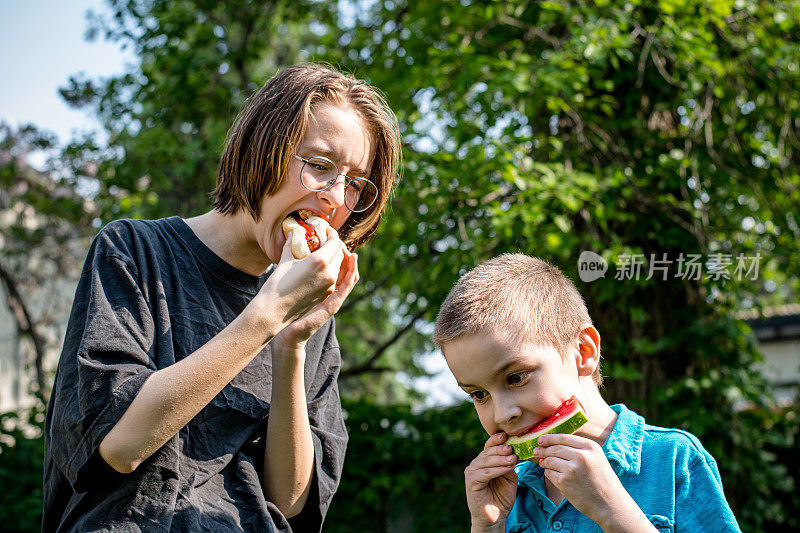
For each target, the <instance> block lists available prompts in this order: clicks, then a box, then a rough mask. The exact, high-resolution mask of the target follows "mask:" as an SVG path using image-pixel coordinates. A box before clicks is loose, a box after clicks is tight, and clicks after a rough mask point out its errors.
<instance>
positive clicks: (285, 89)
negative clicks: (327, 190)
mask: <svg viewBox="0 0 800 533" xmlns="http://www.w3.org/2000/svg"><path fill="white" fill-rule="evenodd" d="M322 102H328V103H332V104H337V105H343V106H348V107H351V108H352V109H354V110H355V111H356V112H357V113H358V114H359V115H360V116H361V118H362V119H363V120H364V122H366V124H367V125H368V128H369V130H370V133H371V134H372V135H373V138H374V141H375V158H374V161H373V165H372V172H371V174H370V176H369V179H370V180H372V181H373V182H374V183H375V185H376V186H377V187H378V198H377V199H376V200H375V203H374V204H373V205H372V207H370V208H369V209H368V210H367V211H364V212H362V213H353V214H351V215H350V217H349V218H348V219H347V222H346V223H345V225H344V226H343V227H342V228H340V230H339V234H340V235H341V236H342V240H343V241H344V242H345V244H347V245H348V247H349V248H350V249H351V250H355V249H356V248H358V247H359V246H361V245H362V244H364V243H365V242H367V241H368V240H369V239H370V238H371V237H372V236H373V235H374V234H375V232H376V231H377V229H378V224H379V223H380V220H381V217H382V216H383V208H384V206H385V205H386V202H387V201H388V200H389V196H390V195H391V192H392V190H393V188H394V183H395V177H396V176H397V174H398V172H399V169H400V160H401V152H400V133H399V129H398V126H397V118H396V117H395V115H394V113H393V112H392V110H391V109H390V108H389V106H388V105H387V104H386V101H385V100H384V98H383V96H381V94H380V92H379V91H378V90H377V89H375V88H373V87H371V86H369V85H367V84H366V83H365V82H363V81H360V80H357V79H355V78H353V77H351V76H348V75H345V74H342V73H341V72H338V71H337V70H334V69H333V68H331V67H329V66H325V65H318V64H302V65H295V66H292V67H289V68H287V69H285V70H283V71H281V72H279V73H278V74H276V75H275V76H274V77H272V78H271V79H270V80H269V81H267V83H266V84H265V85H264V86H263V87H262V88H261V89H259V90H258V91H257V92H256V93H255V94H254V95H253V96H251V97H250V98H249V99H248V101H247V103H246V105H245V107H244V109H243V110H242V111H241V112H240V113H239V116H238V117H237V119H236V122H235V123H234V125H233V127H232V128H231V130H230V131H229V132H228V139H227V141H226V143H225V149H224V150H223V152H222V158H221V160H220V164H219V171H218V173H217V187H216V189H215V190H214V192H213V193H212V194H213V195H214V196H215V200H214V207H215V208H216V209H217V210H218V211H219V212H221V213H223V214H233V213H236V212H238V211H239V210H240V209H246V210H247V211H248V212H249V213H250V214H251V215H252V216H253V217H254V218H255V219H258V218H259V217H260V216H261V213H260V205H261V200H262V198H263V197H264V195H271V194H274V193H275V192H277V191H278V189H280V187H281V185H282V184H283V180H284V179H285V177H286V169H287V167H288V164H289V160H290V158H291V157H292V154H293V153H294V150H295V148H296V147H297V145H298V144H299V143H300V141H301V140H302V139H303V136H304V135H305V134H306V131H307V129H308V124H309V122H310V117H311V114H312V111H313V108H314V106H315V105H318V104H320V103H322Z"/></svg>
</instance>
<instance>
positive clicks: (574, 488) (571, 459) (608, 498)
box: [533, 434, 630, 524]
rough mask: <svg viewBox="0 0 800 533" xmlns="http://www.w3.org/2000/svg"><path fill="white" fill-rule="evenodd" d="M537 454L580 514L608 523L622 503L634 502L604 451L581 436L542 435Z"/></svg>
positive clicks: (545, 471)
mask: <svg viewBox="0 0 800 533" xmlns="http://www.w3.org/2000/svg"><path fill="white" fill-rule="evenodd" d="M533 453H534V459H539V465H540V466H541V467H542V468H544V475H545V477H547V479H549V480H550V481H551V482H552V483H553V485H555V486H556V488H557V489H558V490H559V491H560V492H561V494H562V495H563V496H564V497H565V498H566V499H567V500H569V502H570V503H571V504H572V505H573V506H574V507H575V508H576V509H577V510H578V511H580V512H582V513H583V514H584V515H586V516H588V517H589V518H591V519H592V520H594V521H595V522H597V523H598V524H603V523H604V522H605V521H607V520H608V518H609V514H613V510H614V509H616V508H617V507H618V504H620V503H622V502H627V500H629V499H630V495H629V494H628V492H627V491H626V490H625V487H623V486H622V482H621V481H620V480H619V478H618V477H617V475H616V474H615V473H614V470H613V469H612V468H611V464H610V463H609V462H608V459H606V456H605V454H604V453H603V449H602V448H601V447H600V445H599V444H597V443H596V442H595V441H593V440H590V439H587V438H585V437H580V436H578V435H564V434H549V435H542V436H541V437H539V447H538V448H536V449H535V450H534V452H533Z"/></svg>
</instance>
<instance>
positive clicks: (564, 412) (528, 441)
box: [505, 396, 589, 461]
mask: <svg viewBox="0 0 800 533" xmlns="http://www.w3.org/2000/svg"><path fill="white" fill-rule="evenodd" d="M588 421H589V419H588V418H586V411H584V410H583V406H582V405H581V402H579V401H578V399H577V398H576V397H575V396H573V397H572V398H570V399H569V400H567V401H566V402H564V403H562V404H561V407H559V408H558V410H557V411H556V412H555V414H554V415H553V416H551V417H550V418H546V419H544V420H542V421H541V422H539V423H538V424H536V425H535V426H533V427H532V428H531V429H530V430H529V431H527V432H525V433H523V434H522V435H515V436H513V437H508V439H506V442H505V443H506V444H508V445H509V446H511V449H513V450H514V453H515V454H516V455H517V459H519V460H520V461H525V460H527V459H530V458H531V457H533V449H534V448H536V447H537V446H539V437H541V436H542V435H544V434H546V433H575V432H576V431H578V429H579V428H580V427H581V426H582V425H584V424H585V423H586V422H588Z"/></svg>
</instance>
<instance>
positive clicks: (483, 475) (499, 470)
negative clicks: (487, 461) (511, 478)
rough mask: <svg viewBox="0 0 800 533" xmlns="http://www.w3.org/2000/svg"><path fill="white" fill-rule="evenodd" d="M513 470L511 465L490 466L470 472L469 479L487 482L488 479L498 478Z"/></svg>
mask: <svg viewBox="0 0 800 533" xmlns="http://www.w3.org/2000/svg"><path fill="white" fill-rule="evenodd" d="M513 470H514V467H513V466H496V467H492V468H481V469H479V470H475V471H473V472H472V475H471V476H470V481H473V482H478V483H488V482H489V481H491V480H493V479H495V478H498V477H500V476H502V475H504V474H508V473H509V472H512V471H513Z"/></svg>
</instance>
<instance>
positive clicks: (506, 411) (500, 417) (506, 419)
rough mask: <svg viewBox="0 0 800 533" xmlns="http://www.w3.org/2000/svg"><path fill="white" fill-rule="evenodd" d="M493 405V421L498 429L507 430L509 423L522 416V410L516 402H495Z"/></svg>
mask: <svg viewBox="0 0 800 533" xmlns="http://www.w3.org/2000/svg"><path fill="white" fill-rule="evenodd" d="M494 405H495V407H494V421H495V424H497V426H498V427H500V428H508V425H509V423H510V422H513V421H514V420H516V419H517V418H519V416H520V415H521V414H522V409H520V407H519V406H518V405H517V404H516V402H510V401H496V402H495V404H494Z"/></svg>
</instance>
